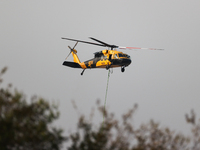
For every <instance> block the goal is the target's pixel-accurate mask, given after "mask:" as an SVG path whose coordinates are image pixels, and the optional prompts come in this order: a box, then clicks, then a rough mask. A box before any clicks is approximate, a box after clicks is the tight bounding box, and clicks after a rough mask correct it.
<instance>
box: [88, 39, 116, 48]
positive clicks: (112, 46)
mask: <svg viewBox="0 0 200 150" xmlns="http://www.w3.org/2000/svg"><path fill="white" fill-rule="evenodd" d="M90 39H92V40H94V41H97V42H99V43H101V44H104V45H106V46H107V47H111V48H118V46H116V45H110V44H108V43H105V42H102V41H100V40H97V39H95V38H93V37H90Z"/></svg>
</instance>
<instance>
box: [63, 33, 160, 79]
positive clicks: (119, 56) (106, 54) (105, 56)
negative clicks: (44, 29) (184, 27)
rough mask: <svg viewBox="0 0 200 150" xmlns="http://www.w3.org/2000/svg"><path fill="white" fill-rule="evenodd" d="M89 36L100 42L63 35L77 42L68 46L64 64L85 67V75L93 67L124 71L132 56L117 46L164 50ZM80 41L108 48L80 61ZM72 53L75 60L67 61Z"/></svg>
mask: <svg viewBox="0 0 200 150" xmlns="http://www.w3.org/2000/svg"><path fill="white" fill-rule="evenodd" d="M89 38H90V39H92V40H94V41H96V42H98V43H93V42H87V41H82V40H76V39H71V38H63V37H62V39H65V40H70V41H75V42H76V44H75V45H74V47H73V48H71V47H70V46H68V48H69V49H70V53H69V54H68V56H67V57H66V59H65V61H64V62H63V65H64V66H68V67H72V68H81V69H83V71H82V72H81V75H83V73H84V71H85V69H93V68H105V69H107V70H108V69H110V68H116V67H121V72H124V71H125V67H128V66H129V65H130V64H131V57H130V56H129V55H128V54H125V53H123V52H120V51H117V50H116V49H117V48H118V49H130V50H131V49H150V50H162V49H155V48H140V47H123V46H117V45H111V44H107V43H105V42H102V41H100V40H98V39H95V38H92V37H89ZM78 42H81V43H86V44H92V45H96V46H102V47H107V48H108V49H105V50H102V51H99V52H95V53H94V58H92V59H90V60H87V61H84V62H80V60H79V58H78V56H77V50H76V49H75V47H76V46H77V44H78ZM70 54H72V56H73V58H74V62H70V61H66V60H67V58H68V57H69V55H70Z"/></svg>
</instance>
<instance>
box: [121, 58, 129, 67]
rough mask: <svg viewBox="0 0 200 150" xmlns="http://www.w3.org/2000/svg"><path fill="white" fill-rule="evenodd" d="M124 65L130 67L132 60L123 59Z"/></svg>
mask: <svg viewBox="0 0 200 150" xmlns="http://www.w3.org/2000/svg"><path fill="white" fill-rule="evenodd" d="M122 64H123V65H125V66H128V65H130V64H131V59H123V61H122Z"/></svg>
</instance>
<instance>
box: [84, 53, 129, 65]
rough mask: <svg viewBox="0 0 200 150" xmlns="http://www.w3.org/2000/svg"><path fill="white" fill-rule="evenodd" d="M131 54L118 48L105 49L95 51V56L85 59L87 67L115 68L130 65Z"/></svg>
mask: <svg viewBox="0 0 200 150" xmlns="http://www.w3.org/2000/svg"><path fill="white" fill-rule="evenodd" d="M130 63H131V59H130V56H129V55H127V54H124V53H122V52H119V51H116V50H103V51H100V52H96V53H94V58H93V59H90V60H88V61H85V62H84V64H85V66H86V68H106V69H109V68H114V67H127V66H128V65H130ZM86 68H85V69H86Z"/></svg>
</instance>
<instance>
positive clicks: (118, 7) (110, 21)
mask: <svg viewBox="0 0 200 150" xmlns="http://www.w3.org/2000/svg"><path fill="white" fill-rule="evenodd" d="M199 8H200V1H199V0H191V1H189V0H177V1H174V0H168V1H160V0H152V1H147V0H140V1H138V0H123V1H122V0H121V1H120V0H109V1H106V0H101V1H92V0H84V1H74V0H73V1H72V0H63V1H53V0H48V1H47V0H46V1H45V0H44V1H39V0H36V1H25V0H19V1H0V20H1V21H0V31H1V32H0V41H1V44H0V67H1V68H3V67H4V66H8V67H9V70H8V72H7V74H6V75H5V76H4V79H5V83H9V82H11V83H13V85H14V87H17V88H18V89H19V90H21V91H23V92H24V93H26V94H27V97H29V96H31V95H34V94H37V95H39V96H42V97H44V98H47V99H49V100H50V101H52V100H56V101H59V103H60V107H59V108H60V111H61V117H60V119H59V121H58V124H59V126H60V127H63V128H64V129H65V130H66V131H68V130H69V129H73V128H74V125H75V123H76V121H77V113H76V112H75V111H74V110H73V108H72V104H71V100H75V101H76V104H77V105H78V107H79V109H80V111H81V112H83V113H85V114H86V115H88V114H89V112H90V109H91V108H92V107H94V106H95V102H96V100H97V99H100V100H101V102H102V104H103V103H104V98H105V90H106V82H107V73H108V72H107V71H106V70H105V69H94V70H86V71H85V73H84V75H83V76H81V75H80V73H81V71H82V70H80V69H72V68H68V67H65V66H62V62H63V61H64V59H65V57H66V56H67V55H68V53H69V49H68V48H67V46H68V45H70V46H73V45H74V42H72V41H66V40H61V37H69V38H75V39H80V40H88V41H89V40H90V39H88V37H94V38H97V39H99V40H102V41H105V42H107V43H110V44H116V45H120V46H137V47H155V48H164V49H165V50H164V51H151V50H137V51H130V50H126V51H123V52H124V53H127V54H129V55H130V56H131V58H132V64H131V65H130V66H129V67H127V68H126V71H125V72H124V73H121V69H120V68H116V69H114V70H113V74H111V77H110V83H109V89H108V97H107V107H108V108H109V109H110V111H113V112H114V113H115V114H116V115H117V116H120V115H121V114H122V113H124V112H125V111H126V110H127V109H129V108H130V107H131V106H132V105H133V104H135V103H137V104H138V105H139V109H138V111H137V113H136V115H135V119H134V124H137V125H138V124H141V123H144V122H147V121H148V120H150V119H154V120H155V121H158V122H160V123H161V124H162V125H163V126H170V127H172V128H173V129H178V130H181V131H183V132H184V131H187V130H189V126H185V119H184V115H185V113H187V112H189V111H190V110H191V109H194V110H195V111H196V113H197V116H198V117H200V115H199V114H200V109H199V108H200V92H199V89H200V79H199V77H200V68H199V65H200V59H199V55H200V9H199ZM76 48H77V50H78V56H79V58H80V60H81V61H85V60H88V59H90V58H92V57H93V53H94V52H96V51H100V50H103V49H102V47H97V46H93V45H86V44H83V43H79V44H78V46H77V47H76ZM69 60H73V59H72V56H70V57H69ZM102 119H103V118H102V117H101V116H98V118H95V120H98V121H102Z"/></svg>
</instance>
